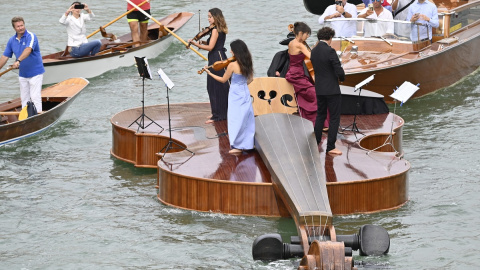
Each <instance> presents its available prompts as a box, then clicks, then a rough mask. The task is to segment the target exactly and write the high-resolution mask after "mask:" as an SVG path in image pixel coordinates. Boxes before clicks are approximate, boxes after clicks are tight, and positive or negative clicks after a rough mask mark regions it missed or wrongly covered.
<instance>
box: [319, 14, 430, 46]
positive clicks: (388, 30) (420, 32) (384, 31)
mask: <svg viewBox="0 0 480 270" xmlns="http://www.w3.org/2000/svg"><path fill="white" fill-rule="evenodd" d="M323 26H329V27H331V28H333V29H334V30H335V37H344V38H370V37H375V38H376V37H379V38H381V39H384V40H395V41H404V42H410V43H411V42H418V41H424V40H427V39H429V35H428V31H429V30H430V29H429V26H428V25H425V24H420V23H411V22H410V21H399V20H385V19H364V18H339V19H329V20H325V21H324V23H323Z"/></svg>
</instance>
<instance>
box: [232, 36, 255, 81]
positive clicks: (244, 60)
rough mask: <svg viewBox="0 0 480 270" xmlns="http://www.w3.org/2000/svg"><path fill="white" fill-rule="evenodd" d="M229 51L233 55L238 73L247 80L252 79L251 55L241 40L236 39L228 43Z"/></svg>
mask: <svg viewBox="0 0 480 270" xmlns="http://www.w3.org/2000/svg"><path fill="white" fill-rule="evenodd" d="M230 49H232V52H233V55H234V56H235V59H236V60H237V63H238V65H239V66H240V72H242V75H243V76H245V77H247V79H253V62H252V55H251V54H250V51H249V50H248V47H247V44H245V42H243V40H240V39H236V40H234V41H232V43H230Z"/></svg>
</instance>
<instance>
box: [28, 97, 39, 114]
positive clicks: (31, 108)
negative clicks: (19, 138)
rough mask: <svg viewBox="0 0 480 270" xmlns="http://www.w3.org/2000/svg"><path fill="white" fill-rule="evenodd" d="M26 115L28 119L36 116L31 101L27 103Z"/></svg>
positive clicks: (35, 110)
mask: <svg viewBox="0 0 480 270" xmlns="http://www.w3.org/2000/svg"><path fill="white" fill-rule="evenodd" d="M27 113H28V117H32V116H34V115H37V108H35V104H33V102H31V101H28V102H27Z"/></svg>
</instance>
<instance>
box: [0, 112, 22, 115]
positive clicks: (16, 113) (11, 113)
mask: <svg viewBox="0 0 480 270" xmlns="http://www.w3.org/2000/svg"><path fill="white" fill-rule="evenodd" d="M19 114H20V112H0V115H19Z"/></svg>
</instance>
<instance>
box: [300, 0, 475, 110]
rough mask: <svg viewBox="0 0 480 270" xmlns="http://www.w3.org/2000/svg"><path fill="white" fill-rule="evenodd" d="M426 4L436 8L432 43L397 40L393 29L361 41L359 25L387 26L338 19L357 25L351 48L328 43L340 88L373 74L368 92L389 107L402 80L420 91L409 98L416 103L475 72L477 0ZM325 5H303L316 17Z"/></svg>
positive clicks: (310, 2) (309, 2)
mask: <svg viewBox="0 0 480 270" xmlns="http://www.w3.org/2000/svg"><path fill="white" fill-rule="evenodd" d="M349 2H351V1H349ZM431 2H433V3H435V5H436V6H437V8H438V17H439V22H440V23H439V27H438V28H433V40H432V41H433V43H430V41H428V40H427V41H416V40H415V39H416V38H415V37H414V35H412V36H410V35H405V34H404V36H401V35H398V33H399V32H398V31H397V30H395V32H394V34H395V35H385V36H383V37H384V39H382V38H378V37H366V35H365V31H364V26H365V25H367V24H373V23H388V21H386V20H378V21H371V20H366V19H360V18H358V19H343V21H350V22H351V21H353V22H354V23H355V24H356V26H357V32H356V35H354V36H352V37H349V38H348V39H349V40H351V41H352V42H354V43H351V42H348V41H345V40H344V39H341V38H334V41H333V42H332V47H333V48H335V49H336V50H337V52H339V53H340V52H341V61H342V63H343V67H344V69H345V72H346V80H345V82H344V85H348V86H355V85H356V84H358V83H359V82H361V81H363V80H364V79H366V78H367V77H370V76H371V75H373V74H375V75H376V76H375V80H373V81H372V82H371V83H369V84H368V88H369V90H371V91H374V92H377V93H380V94H382V95H384V96H385V99H386V101H387V102H392V99H391V97H390V96H389V95H390V94H392V93H393V89H396V87H399V86H400V85H401V84H402V83H403V82H404V81H409V82H411V83H413V84H420V86H419V87H420V90H418V91H417V92H416V93H415V94H414V95H413V97H412V98H417V97H421V96H423V95H426V94H429V93H432V92H434V91H436V90H438V89H441V88H443V87H447V86H449V85H451V84H453V83H455V82H457V81H458V80H460V79H461V78H462V77H464V76H466V75H468V74H470V73H472V72H473V71H475V70H476V69H477V68H478V67H479V66H480V55H479V54H478V53H474V52H475V51H476V50H477V48H478V47H479V46H480V13H479V12H477V10H478V9H479V8H480V1H478V0H476V1H443V0H433V1H431ZM353 3H354V4H358V3H361V1H360V2H358V1H355V2H353ZM328 4H333V2H331V3H330V2H320V1H314V0H304V5H305V7H306V8H307V10H308V11H310V12H311V13H314V14H319V15H320V14H322V13H323V11H324V9H325V8H326V6H328ZM360 6H362V5H360ZM360 6H359V7H360ZM362 7H363V6H362ZM359 9H360V8H359ZM339 20H341V19H334V20H326V23H325V24H324V25H325V26H329V25H331V23H333V22H335V21H339ZM390 22H392V21H390ZM393 23H394V25H395V27H402V26H405V25H407V27H408V28H409V29H411V28H410V27H411V25H410V23H409V22H404V21H393ZM413 27H422V26H413ZM354 46H356V48H355V47H354Z"/></svg>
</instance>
